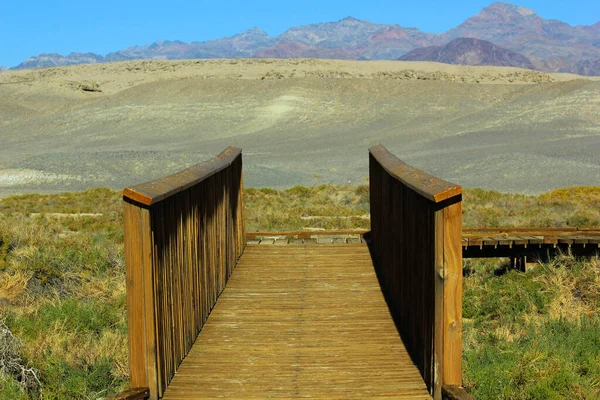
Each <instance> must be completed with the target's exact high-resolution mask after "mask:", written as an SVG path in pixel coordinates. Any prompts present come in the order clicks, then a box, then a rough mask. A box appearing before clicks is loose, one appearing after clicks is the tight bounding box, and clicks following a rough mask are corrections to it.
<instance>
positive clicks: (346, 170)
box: [0, 59, 600, 195]
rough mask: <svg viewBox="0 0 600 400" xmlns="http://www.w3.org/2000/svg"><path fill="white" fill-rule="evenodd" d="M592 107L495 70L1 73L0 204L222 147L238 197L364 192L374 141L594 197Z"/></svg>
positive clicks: (246, 65)
mask: <svg viewBox="0 0 600 400" xmlns="http://www.w3.org/2000/svg"><path fill="white" fill-rule="evenodd" d="M599 110H600V79H598V78H595V79H590V78H583V77H579V76H575V75H567V74H546V73H542V72H536V71H529V70H522V69H516V68H505V67H463V66H456V65H445V64H438V63H422V62H417V63H414V62H393V61H380V62H359V61H334V60H313V59H301V60H269V59H247V60H239V59H236V60H190V61H135V62H124V63H113V64H98V65H82V66H76V67H63V68H53V69H43V70H24V71H3V72H0V139H1V140H2V144H3V145H2V146H0V177H5V178H6V179H4V178H3V179H0V195H6V194H9V193H11V194H12V193H19V192H38V191H58V190H77V189H83V188H86V187H92V186H110V187H114V188H122V187H124V186H126V185H129V184H133V183H137V182H140V181H144V180H148V179H151V178H154V177H157V176H160V175H163V174H166V173H170V172H172V171H175V170H177V169H180V168H182V167H185V166H187V165H190V164H193V163H195V162H198V161H200V160H202V159H204V158H207V157H209V156H211V155H214V154H216V153H218V152H219V151H220V150H221V149H222V148H223V147H225V146H227V145H237V146H241V147H243V148H244V162H245V171H246V184H247V185H249V186H274V187H286V186H291V185H296V184H305V185H306V184H308V185H310V184H318V183H328V182H334V183H348V182H351V183H360V182H364V181H365V179H366V177H367V175H368V170H367V148H368V147H369V146H371V145H373V144H376V143H383V144H384V145H386V146H387V147H388V148H389V149H390V150H392V151H393V152H395V153H396V154H398V155H399V156H400V157H401V158H403V159H404V160H405V161H407V162H410V163H412V164H415V165H416V166H418V167H420V168H423V169H425V170H427V171H429V172H431V173H434V174H437V175H439V176H442V177H444V178H446V179H450V180H453V181H455V182H456V183H459V184H462V185H464V186H466V187H475V186H476V187H485V188H493V189H497V190H505V191H515V192H527V193H536V192H540V191H545V190H548V189H551V188H555V187H562V186H570V185H583V184H590V185H600V178H599V177H600V157H599V156H598V150H599V149H600V112H599ZM15 171H16V172H15ZM19 171H20V172H19ZM9 176H10V177H18V176H21V177H25V178H23V179H22V180H21V181H18V180H15V179H16V178H14V179H13V178H11V179H8V178H7V177H9ZM36 177H39V179H36Z"/></svg>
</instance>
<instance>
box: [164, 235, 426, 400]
mask: <svg viewBox="0 0 600 400" xmlns="http://www.w3.org/2000/svg"><path fill="white" fill-rule="evenodd" d="M217 397H218V398H252V399H266V398H287V399H297V398H307V397H310V398H321V399H350V398H357V399H367V398H378V397H386V398H394V399H427V398H429V399H430V398H431V396H430V395H429V394H428V392H427V388H426V386H425V384H424V382H423V379H422V378H421V375H420V374H419V371H418V370H417V368H416V367H415V365H414V364H413V362H412V360H411V358H410V356H409V354H408V353H407V351H406V349H405V347H404V344H403V343H402V340H401V338H400V336H399V334H398V331H397V330H396V327H395V326H394V322H393V320H392V318H391V316H390V312H389V310H388V307H387V306H386V304H385V300H384V298H383V295H382V293H381V290H380V287H379V284H378V282H377V277H376V275H375V271H374V268H373V264H372V261H371V257H370V254H369V250H368V248H367V246H366V245H364V244H355V245H349V244H344V245H339V246H338V245H318V244H317V245H287V246H275V245H271V246H267V245H248V246H247V248H246V250H245V251H244V254H243V256H242V257H241V259H240V261H239V263H238V266H237V267H236V270H235V272H234V273H233V275H232V276H231V279H230V280H229V282H228V283H227V287H226V288H225V290H224V292H223V294H222V295H221V297H220V298H219V301H218V302H217V304H216V306H215V308H214V310H213V311H212V313H211V314H210V316H209V318H208V320H207V322H206V324H205V326H204V328H203V329H202V332H200V335H199V336H198V339H197V341H196V344H195V345H194V347H193V348H192V350H191V351H190V353H189V354H188V356H187V357H186V358H185V360H184V361H183V363H182V364H181V367H180V368H179V370H178V371H177V374H176V375H175V378H174V379H173V381H172V382H171V384H170V385H169V387H168V388H167V391H166V392H165V396H164V399H165V400H176V399H203V398H217Z"/></svg>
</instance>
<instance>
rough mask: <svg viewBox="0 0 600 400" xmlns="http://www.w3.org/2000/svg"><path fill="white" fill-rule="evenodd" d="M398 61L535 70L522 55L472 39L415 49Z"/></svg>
mask: <svg viewBox="0 0 600 400" xmlns="http://www.w3.org/2000/svg"><path fill="white" fill-rule="evenodd" d="M399 60H402V61H436V62H441V63H445V64H460V65H473V66H481V65H494V66H499V67H517V68H526V69H535V66H534V65H533V63H532V62H531V61H530V60H529V59H528V58H527V57H525V56H524V55H522V54H519V53H516V52H514V51H510V50H507V49H505V48H502V47H500V46H496V45H495V44H493V43H491V42H488V41H487V40H480V39H474V38H458V39H454V40H452V41H451V42H450V43H448V44H446V45H444V46H429V47H423V48H420V49H416V50H413V51H410V52H408V53H406V54H405V55H403V56H402V57H400V58H399Z"/></svg>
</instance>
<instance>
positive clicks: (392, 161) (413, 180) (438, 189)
mask: <svg viewBox="0 0 600 400" xmlns="http://www.w3.org/2000/svg"><path fill="white" fill-rule="evenodd" d="M369 153H370V154H371V155H372V156H373V157H375V159H376V160H377V161H378V162H379V164H380V165H381V166H382V167H383V169H385V170H386V171H387V172H388V174H390V175H391V176H393V177H394V178H396V179H397V180H399V181H400V182H402V183H403V184H405V185H406V186H408V187H409V188H411V189H412V190H414V191H415V192H417V193H419V194H420V195H421V196H423V197H425V198H427V199H428V200H430V201H433V202H434V203H439V202H441V201H444V200H447V199H449V198H452V197H454V196H457V195H459V194H462V187H461V186H460V185H456V184H454V183H451V182H448V181H445V180H443V179H440V178H437V177H435V176H433V175H430V174H428V173H427V172H424V171H421V170H420V169H417V168H414V167H411V166H410V165H408V164H407V163H405V162H404V161H401V160H400V159H399V158H398V157H396V156H395V155H393V154H392V153H390V152H389V151H388V150H387V149H386V148H385V147H383V146H382V145H380V144H378V145H377V146H373V147H371V148H369Z"/></svg>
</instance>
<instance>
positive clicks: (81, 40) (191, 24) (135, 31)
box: [0, 0, 600, 66]
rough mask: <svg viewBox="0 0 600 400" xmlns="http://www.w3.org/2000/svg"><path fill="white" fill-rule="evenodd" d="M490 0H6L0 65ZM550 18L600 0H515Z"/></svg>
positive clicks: (400, 17)
mask: <svg viewBox="0 0 600 400" xmlns="http://www.w3.org/2000/svg"><path fill="white" fill-rule="evenodd" d="M491 3H492V1H460V0H455V1H434V0H420V1H410V2H407V1H402V0H367V1H365V0H363V1H356V0H335V1H323V0H305V1H296V2H287V1H281V0H279V1H272V0H268V1H253V0H246V1H238V0H234V1H224V2H217V1H212V2H205V1H202V0H200V1H180V0H171V1H161V2H158V1H153V0H147V1H128V0H119V1H115V0H104V1H94V2H88V1H86V0H80V1H52V0H44V1H39V0H30V1H28V2H15V1H5V2H3V4H2V5H1V6H0V66H15V65H17V64H19V63H20V62H21V61H23V60H25V59H26V58H28V57H30V56H33V55H38V54H40V53H60V54H68V53H70V52H73V51H75V52H93V53H98V54H101V55H106V54H107V53H109V52H112V51H116V50H120V49H123V48H126V47H129V46H132V45H136V44H139V45H142V44H148V43H151V42H154V41H157V40H163V39H170V40H176V39H177V40H183V41H186V42H191V41H204V40H211V39H218V38H220V37H223V36H231V35H234V34H236V33H239V32H241V31H243V30H246V29H250V28H252V27H255V26H256V27H259V28H261V29H263V30H265V31H267V32H268V33H269V34H270V35H277V34H279V33H281V32H283V31H285V30H286V29H288V28H290V27H292V26H297V25H304V24H310V23H317V22H328V21H337V20H339V19H342V18H344V17H347V16H353V17H356V18H358V19H365V20H369V21H371V22H380V23H389V24H399V25H401V26H404V27H416V28H418V29H420V30H423V31H426V32H434V33H440V32H443V31H446V30H448V29H450V28H453V27H454V26H456V25H458V24H460V23H461V22H462V21H464V20H465V19H466V18H468V17H470V16H472V15H474V14H476V13H478V12H479V11H481V9H482V8H483V7H485V6H487V5H489V4H491ZM514 4H518V5H521V6H524V7H527V8H531V9H533V10H535V11H537V13H538V15H540V16H541V17H543V18H547V19H559V20H561V21H564V22H567V23H569V24H571V25H591V24H594V23H596V22H598V21H600V1H599V0H571V1H568V2H565V1H558V0H545V1H543V0H531V1H529V0H523V1H519V2H515V3H514Z"/></svg>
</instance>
